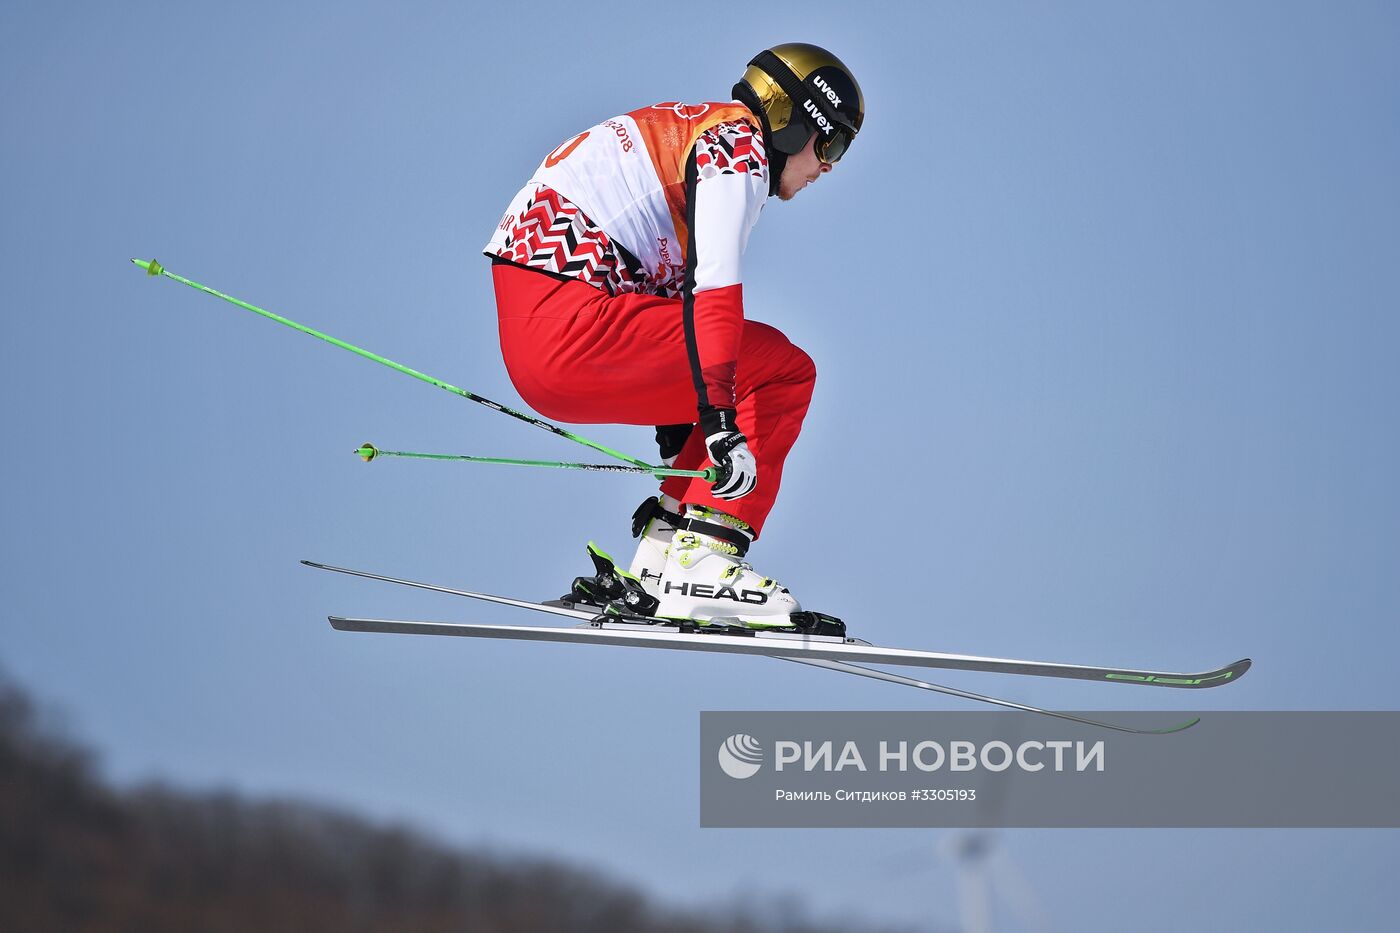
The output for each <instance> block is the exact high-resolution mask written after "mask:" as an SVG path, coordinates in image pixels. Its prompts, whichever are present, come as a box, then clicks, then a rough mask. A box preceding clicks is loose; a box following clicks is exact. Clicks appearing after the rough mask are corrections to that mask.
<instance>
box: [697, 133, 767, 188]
mask: <svg viewBox="0 0 1400 933" xmlns="http://www.w3.org/2000/svg"><path fill="white" fill-rule="evenodd" d="M695 166H696V169H697V175H698V177H699V178H701V179H705V178H714V177H716V176H719V175H740V174H745V173H747V174H749V175H758V176H760V177H762V176H766V175H767V173H768V154H767V153H766V152H765V151H764V149H763V136H762V135H761V134H760V133H759V132H758V129H757V127H755V126H754V125H753V124H751V123H746V122H744V121H738V122H734V123H717V124H715V125H714V126H712V127H710V128H709V129H708V130H706V131H705V132H704V133H702V134H701V135H700V138H699V139H698V140H696V143H695Z"/></svg>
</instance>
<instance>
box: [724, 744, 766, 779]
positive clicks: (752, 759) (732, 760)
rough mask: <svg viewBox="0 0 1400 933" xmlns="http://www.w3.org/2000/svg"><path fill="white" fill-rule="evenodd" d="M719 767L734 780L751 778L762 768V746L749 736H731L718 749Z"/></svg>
mask: <svg viewBox="0 0 1400 933" xmlns="http://www.w3.org/2000/svg"><path fill="white" fill-rule="evenodd" d="M719 766H720V767H721V768H722V769H724V773H725V774H727V775H729V776H730V777H732V778H734V779H736V780H739V781H742V780H744V779H745V778H751V777H753V776H754V775H755V774H757V773H758V769H759V768H761V767H763V746H762V745H760V744H759V742H758V739H756V738H754V737H753V736H751V735H744V734H743V733H742V732H740V733H738V734H736V735H731V736H730V737H729V738H727V739H725V740H724V744H723V745H721V746H720V747H719Z"/></svg>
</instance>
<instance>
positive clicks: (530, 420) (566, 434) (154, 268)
mask: <svg viewBox="0 0 1400 933" xmlns="http://www.w3.org/2000/svg"><path fill="white" fill-rule="evenodd" d="M131 261H132V262H133V263H135V264H136V265H138V266H140V267H141V268H142V269H145V270H146V274H147V275H163V276H165V277H166V278H168V279H174V280H175V281H177V282H180V283H181V284H183V285H188V286H189V287H190V288H193V289H196V290H198V291H201V292H204V293H205V294H207V295H213V296H214V297H215V298H222V299H223V300H224V301H227V302H228V303H229V304H233V305H237V306H238V307H240V308H243V309H245V310H248V311H252V312H253V313H254V314H261V315H262V316H263V317H265V318H268V319H270V320H273V321H276V322H277V323H279V324H285V325H287V326H288V327H290V328H292V329H293V330H299V331H301V332H302V333H303V334H310V335H311V336H312V337H315V338H316V339H317V340H324V341H325V342H326V343H329V344H334V345H335V346H337V347H340V348H341V349H342V350H349V351H350V352H351V353H355V354H358V355H359V356H363V357H364V358H365V359H367V360H373V361H374V362H376V363H380V364H382V365H384V366H387V367H389V368H390V369H395V370H398V371H399V372H401V373H403V374H404V375H406V376H412V377H413V378H414V379H420V380H422V381H423V382H426V383H428V384H429V385H435V386H437V387H438V388H439V389H446V390H447V391H448V392H451V393H453V394H454V395H460V396H462V398H465V399H468V400H470V401H473V402H476V403H478V404H480V405H485V406H486V407H487V408H490V409H492V410H493V411H498V412H500V413H501V414H503V415H510V416H511V417H512V418H518V419H520V420H521V421H524V422H525V423H526V424H532V425H534V426H535V427H537V428H541V429H543V430H545V431H549V432H550V433H551V434H557V435H559V436H560V437H563V438H566V439H568V440H571V441H573V442H574V443H576V444H582V445H583V446H585V447H592V448H593V449H594V450H596V451H598V452H599V453H604V454H607V455H608V456H609V457H614V458H616V459H618V460H622V461H624V462H625V463H630V464H632V465H633V466H636V467H644V469H642V470H640V471H639V472H642V473H651V472H653V471H654V470H656V469H658V468H657V467H654V466H652V465H651V464H650V463H647V462H646V461H645V460H638V459H637V458H636V457H631V456H628V455H627V454H625V453H622V452H621V451H618V450H613V449H612V448H611V447H606V446H604V445H602V444H599V443H598V442H597V441H590V440H589V439H588V438H586V437H581V436H579V435H577V434H574V433H572V432H570V431H565V430H564V429H563V428H561V427H559V426H558V425H555V424H550V423H549V422H548V421H545V420H544V419H542V418H536V417H535V416H534V415H528V414H526V413H525V412H523V411H516V410H515V409H514V408H508V407H507V406H505V405H502V404H500V403H499V402H493V401H491V400H490V399H489V398H483V397H482V396H480V395H477V394H476V393H474V392H468V391H467V390H466V389H460V388H458V387H457V386H454V385H452V384H451V383H448V382H443V381H442V380H441V379H435V378H433V377H432V376H429V375H428V374H427V373H420V372H419V371H418V370H416V369H410V368H409V367H407V366H404V365H403V364H402V363H395V362H394V361H393V360H391V359H387V358H385V357H382V356H380V355H379V354H377V353H371V352H370V351H369V350H364V349H361V348H360V347H357V346H355V345H354V344H351V343H346V342H345V341H344V340H340V339H338V338H335V337H332V336H331V335H330V334H323V333H321V332H320V331H319V330H313V329H312V328H310V327H307V326H306V325H304V324H298V323H297V322H296V321H293V320H290V319H288V318H285V317H282V316H281V315H280V314H273V313H272V312H271V311H265V310H263V309H262V308H259V307H258V306H257V305H251V304H248V302H246V301H240V300H239V299H237V298H234V297H233V296H232V295H225V294H224V293H223V292H221V291H216V290H215V289H212V288H210V287H209V286H207V285H201V284H199V283H198V282H193V281H190V280H189V279H187V278H185V277H184V276H182V275H176V274H175V273H173V272H171V271H170V270H169V269H167V268H165V267H164V266H162V265H161V264H160V263H159V262H157V261H156V260H154V259H152V260H150V261H149V262H148V261H146V260H144V259H133V260H131Z"/></svg>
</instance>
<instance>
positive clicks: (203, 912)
mask: <svg viewBox="0 0 1400 933" xmlns="http://www.w3.org/2000/svg"><path fill="white" fill-rule="evenodd" d="M732 867H733V870H735V871H736V872H737V871H742V870H743V869H742V867H741V866H737V865H736V866H732ZM812 868H813V866H806V867H805V868H803V867H801V866H793V874H792V878H793V882H794V884H800V883H801V880H800V879H801V877H802V875H803V873H804V872H810V870H811V869H812ZM683 870H687V871H703V870H706V869H704V868H703V867H702V866H698V865H692V866H687V867H686V868H684V869H683ZM711 870H715V869H711ZM719 870H727V869H722V868H721V869H719ZM818 874H820V872H818ZM792 913H793V912H792V911H789V910H785V909H784V908H783V907H782V905H774V904H769V905H766V906H764V907H763V908H762V909H752V908H750V909H745V908H741V907H732V908H727V909H723V910H719V911H716V912H714V913H709V914H706V915H704V916H701V915H699V914H697V913H694V912H683V911H676V910H667V909H663V908H661V907H658V906H656V905H654V904H652V903H651V902H649V901H648V900H647V899H646V898H645V897H643V896H642V895H641V894H639V893H638V892H637V891H636V890H633V889H631V888H628V887H625V886H623V885H620V884H618V883H616V882H614V881H611V880H608V879H605V878H603V877H601V876H599V875H598V874H596V873H594V872H591V871H587V870H582V869H579V868H574V867H571V866H568V865H565V864H562V863H560V862H557V861H552V860H548V859H541V858H523V857H507V856H501V855H496V854H481V853H472V852H463V851H454V850H451V849H449V848H447V847H445V846H443V845H440V844H438V843H435V842H433V841H430V840H427V839H425V838H423V837H421V836H419V835H416V834H415V833H414V832H412V831H411V830H407V829H404V828H399V827H382V826H375V825H372V824H370V823H368V822H366V821H364V820H361V819H358V818H356V817H354V816H351V815H348V814H345V813H341V812H337V811H334V810H331V809H327V808H324V807H318V806H315V805H309V804H305V803H288V802H271V803H264V802H251V801H246V800H242V799H240V798H239V797H237V796H234V795H231V794H194V793H189V792H186V791H181V790H176V789H172V788H169V787H164V786H158V785H152V786H145V787H141V788H138V789H135V790H130V791H123V790H117V789H114V788H112V787H109V786H107V785H106V784H105V783H104V782H103V781H102V780H101V779H100V778H99V776H98V774H97V770H96V768H95V767H94V764H93V761H92V757H91V755H90V754H89V753H88V752H87V751H86V750H84V749H83V748H82V747H81V746H79V745H77V744H76V743H74V742H72V741H70V740H68V739H67V738H65V737H63V736H62V735H61V734H60V733H59V732H58V730H55V729H52V728H47V727H45V726H44V725H43V724H42V722H41V721H40V717H39V716H38V715H37V713H36V709H35V707H34V704H33V703H32V702H31V701H30V700H29V698H28V697H27V696H26V695H25V694H24V693H23V692H22V691H21V690H20V689H18V688H17V687H16V686H15V685H14V684H13V682H11V681H10V680H8V679H7V678H6V677H5V676H4V674H3V672H0V930H3V931H6V933H44V931H51V930H52V931H64V933H98V931H101V933H107V931H112V933H116V931H123V933H125V931H133V933H134V931H141V933H165V931H172V933H173V931H180V933H190V931H205V933H225V931H227V933H235V931H237V933H246V931H266V933H277V931H299V933H300V931H319V930H335V931H380V930H383V931H388V930H393V931H396V933H399V931H402V933H414V931H423V933H436V931H467V930H470V931H473V933H478V931H479V933H506V931H512V933H513V931H536V930H539V931H551V933H552V931H597V933H629V931H644V930H645V931H664V933H720V931H734V933H778V931H782V933H799V931H800V933H822V931H826V930H832V931H835V930H838V929H839V930H842V931H846V933H849V931H851V930H852V929H853V928H852V926H851V925H850V924H849V923H842V924H840V925H839V926H824V925H821V924H816V923H810V922H807V921H805V920H802V919H800V918H799V917H794V916H792Z"/></svg>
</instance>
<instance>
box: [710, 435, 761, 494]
mask: <svg viewBox="0 0 1400 933" xmlns="http://www.w3.org/2000/svg"><path fill="white" fill-rule="evenodd" d="M705 447H706V448H708V449H709V451H710V460H711V462H713V463H714V465H715V466H717V467H719V479H718V480H716V481H715V484H714V485H713V486H711V487H710V492H712V493H714V496H715V498H717V499H742V498H743V497H744V496H747V495H748V494H749V493H751V492H753V488H754V486H756V485H758V462H757V461H756V460H754V458H753V452H752V451H751V450H749V441H748V438H746V437H744V435H742V434H740V433H739V432H738V431H720V432H717V433H715V434H710V435H707V436H706V437H705Z"/></svg>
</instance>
